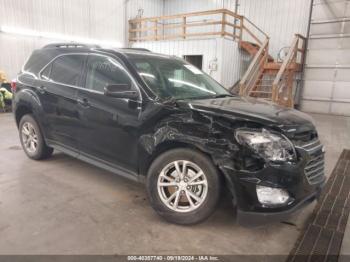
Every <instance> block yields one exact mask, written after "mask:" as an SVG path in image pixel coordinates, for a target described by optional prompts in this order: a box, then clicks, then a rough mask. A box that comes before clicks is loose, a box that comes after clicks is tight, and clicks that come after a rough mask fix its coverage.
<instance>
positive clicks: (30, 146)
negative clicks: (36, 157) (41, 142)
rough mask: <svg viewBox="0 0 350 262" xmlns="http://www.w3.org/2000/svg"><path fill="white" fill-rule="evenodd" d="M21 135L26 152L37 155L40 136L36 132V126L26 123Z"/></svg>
mask: <svg viewBox="0 0 350 262" xmlns="http://www.w3.org/2000/svg"><path fill="white" fill-rule="evenodd" d="M21 133H22V142H23V146H24V148H25V150H26V151H27V152H29V153H35V151H36V150H37V148H38V135H37V134H36V132H35V129H34V126H33V125H32V124H31V123H29V122H25V123H24V124H23V126H22V132H21Z"/></svg>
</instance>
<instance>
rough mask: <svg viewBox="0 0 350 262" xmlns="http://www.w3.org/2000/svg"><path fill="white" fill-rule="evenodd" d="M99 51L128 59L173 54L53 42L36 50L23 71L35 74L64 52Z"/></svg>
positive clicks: (98, 52)
mask: <svg viewBox="0 0 350 262" xmlns="http://www.w3.org/2000/svg"><path fill="white" fill-rule="evenodd" d="M79 53H97V54H109V55H114V56H117V57H119V58H121V59H126V60H127V59H128V58H130V57H131V56H138V57H139V58H147V57H149V56H153V57H160V58H170V57H171V56H167V55H163V54H157V53H153V52H151V51H150V50H148V49H145V48H112V49H108V48H102V47H100V46H99V45H90V44H82V43H53V44H49V45H46V46H44V47H43V48H41V49H37V50H34V51H33V53H32V55H31V56H30V58H29V59H28V61H27V63H26V64H25V65H24V66H23V71H30V72H32V73H34V74H37V73H39V71H40V70H41V69H42V68H43V67H44V66H46V65H47V64H48V63H50V62H51V61H52V60H53V59H55V58H56V57H57V56H60V55H64V54H79Z"/></svg>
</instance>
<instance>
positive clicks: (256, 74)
mask: <svg viewBox="0 0 350 262" xmlns="http://www.w3.org/2000/svg"><path fill="white" fill-rule="evenodd" d="M268 50H269V38H268V37H267V38H266V40H265V41H264V42H263V43H262V45H261V47H260V49H259V51H258V52H257V53H256V55H255V56H254V58H253V61H252V62H251V63H250V65H249V67H248V70H247V71H246V72H245V74H244V75H243V77H242V80H241V82H240V83H239V94H240V95H241V96H249V93H250V92H251V91H252V90H253V88H254V87H255V86H256V84H257V83H258V81H259V79H260V77H261V75H262V74H263V71H264V65H265V64H266V63H267V59H268V56H269V52H268Z"/></svg>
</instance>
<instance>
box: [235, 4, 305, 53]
mask: <svg viewBox="0 0 350 262" xmlns="http://www.w3.org/2000/svg"><path fill="white" fill-rule="evenodd" d="M239 4H240V5H239V9H238V12H239V14H241V15H244V16H246V17H247V18H248V19H249V20H251V21H252V22H253V23H254V24H256V25H257V26H258V27H259V28H260V29H262V30H263V31H264V32H265V33H267V35H269V36H270V54H271V55H272V56H273V57H275V58H276V57H277V54H278V52H279V50H280V49H281V48H283V47H289V46H290V45H291V43H292V40H293V37H294V34H296V33H300V34H302V35H304V36H306V33H307V28H308V20H309V13H310V5H311V2H310V0H263V1H262V0H240V1H239Z"/></svg>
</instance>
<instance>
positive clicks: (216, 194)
mask: <svg viewBox="0 0 350 262" xmlns="http://www.w3.org/2000/svg"><path fill="white" fill-rule="evenodd" d="M177 160H186V161H191V162H192V163H194V164H196V165H197V166H198V167H199V168H200V169H202V171H203V173H204V174H205V177H206V180H207V193H206V197H205V198H204V200H203V201H202V203H201V204H200V205H199V206H198V207H197V208H196V209H195V210H192V211H188V212H185V213H183V212H178V211H175V210H173V209H171V208H169V207H168V206H167V205H166V204H165V203H163V201H162V200H161V197H160V193H158V187H157V185H158V178H159V176H160V172H161V171H162V170H163V168H165V167H166V166H167V165H168V164H169V163H172V162H173V161H177ZM146 186H147V193H148V197H149V199H150V203H151V205H152V207H153V208H154V210H155V211H156V212H157V213H158V214H159V215H160V216H162V217H163V218H164V219H166V220H167V221H169V222H171V223H175V224H180V225H191V224H197V223H200V222H202V221H204V220H205V219H207V218H208V217H209V216H210V215H211V214H212V213H213V212H214V211H215V209H216V207H217V204H218V202H219V199H220V194H221V180H220V174H219V173H218V170H217V168H216V167H215V166H214V165H213V164H212V161H211V159H210V158H209V157H207V156H206V155H204V154H202V153H200V152H198V151H195V150H191V149H185V148H181V149H173V150H170V151H167V152H165V153H163V154H162V155H160V156H158V157H157V158H156V159H155V160H154V161H153V163H152V164H151V166H150V168H149V170H148V175H147V180H146ZM178 188H179V187H177V189H178ZM183 192H184V191H183Z"/></svg>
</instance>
